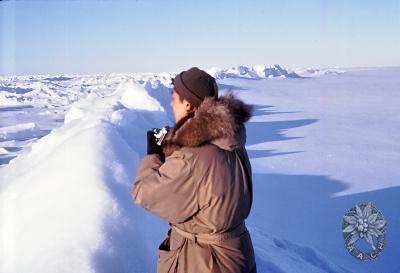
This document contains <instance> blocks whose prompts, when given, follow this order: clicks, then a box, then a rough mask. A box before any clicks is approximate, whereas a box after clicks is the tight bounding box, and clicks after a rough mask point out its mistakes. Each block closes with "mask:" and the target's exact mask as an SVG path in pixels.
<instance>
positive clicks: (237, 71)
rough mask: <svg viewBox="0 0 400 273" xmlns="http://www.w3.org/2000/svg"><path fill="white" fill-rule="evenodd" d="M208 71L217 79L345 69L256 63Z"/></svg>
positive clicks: (291, 75)
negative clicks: (287, 66)
mask: <svg viewBox="0 0 400 273" xmlns="http://www.w3.org/2000/svg"><path fill="white" fill-rule="evenodd" d="M207 72H208V73H209V74H211V75H213V76H214V77H215V78H216V79H217V80H222V79H225V78H236V79H237V78H243V79H265V78H277V77H278V78H302V77H313V76H322V75H329V74H341V73H344V70H340V69H329V68H327V69H316V68H294V69H291V68H286V67H282V66H280V65H278V64H275V65H272V66H266V65H256V66H253V67H249V66H242V65H240V66H236V67H231V68H228V69H220V68H215V67H213V68H210V69H208V70H207Z"/></svg>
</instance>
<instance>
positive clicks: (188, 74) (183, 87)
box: [172, 67, 218, 107]
mask: <svg viewBox="0 0 400 273" xmlns="http://www.w3.org/2000/svg"><path fill="white" fill-rule="evenodd" d="M172 84H173V85H174V89H175V90H176V92H177V93H178V94H179V95H180V96H181V97H182V98H184V99H186V100H187V101H188V102H189V103H190V104H191V105H193V106H194V107H199V106H200V104H201V103H202V101H203V100H204V98H205V97H214V98H217V97H218V86H217V83H216V81H215V79H214V78H213V77H212V76H211V75H209V74H207V73H206V72H205V71H203V70H201V69H198V68H197V67H192V68H190V69H189V70H187V71H182V72H181V73H179V74H178V75H177V76H176V77H175V78H174V79H173V80H172Z"/></svg>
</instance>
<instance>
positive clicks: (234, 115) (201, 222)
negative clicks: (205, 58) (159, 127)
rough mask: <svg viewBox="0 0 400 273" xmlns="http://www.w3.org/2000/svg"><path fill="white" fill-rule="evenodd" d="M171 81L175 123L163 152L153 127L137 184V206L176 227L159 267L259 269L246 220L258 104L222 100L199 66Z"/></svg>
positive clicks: (188, 272)
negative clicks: (251, 124) (251, 131)
mask: <svg viewBox="0 0 400 273" xmlns="http://www.w3.org/2000/svg"><path fill="white" fill-rule="evenodd" d="M173 84H174V89H173V91H172V100H171V107H172V109H173V112H174V115H175V120H176V124H175V126H174V127H173V128H172V129H171V130H170V131H169V132H168V134H167V136H166V137H165V140H164V142H163V145H162V146H163V149H162V150H161V149H160V148H158V147H157V146H156V145H155V139H154V136H153V134H151V133H148V155H147V156H146V157H145V158H144V159H143V160H142V161H141V163H140V166H139V169H138V171H137V175H136V179H135V184H134V186H133V189H132V198H133V200H134V202H135V203H136V204H138V205H139V206H141V207H143V208H145V209H147V210H149V211H150V212H152V213H154V214H155V215H157V216H159V217H161V218H163V219H165V220H166V221H168V222H169V225H170V229H169V231H168V237H167V238H166V239H165V240H164V242H162V243H161V244H160V246H159V255H158V264H157V272H159V273H160V272H182V273H195V272H197V273H206V272H221V273H224V272H235V273H236V272H243V273H249V272H251V273H254V272H256V265H255V259H254V251H253V245H252V242H251V238H250V234H249V232H248V231H247V229H246V226H245V223H244V220H245V219H246V218H247V216H248V215H249V213H250V209H251V205H252V198H253V195H252V180H251V167H250V162H249V159H248V156H247V152H246V149H245V147H244V145H245V140H246V132H245V127H244V123H245V122H247V121H248V120H249V119H250V117H251V110H252V108H251V107H250V106H249V105H246V104H244V103H243V102H242V101H240V100H238V99H236V98H235V97H234V96H233V95H232V94H227V95H224V96H221V97H219V98H218V88H217V84H216V82H215V79H214V78H213V77H211V76H210V75H209V74H207V73H206V72H204V71H202V70H200V69H198V68H197V67H194V68H191V69H189V70H187V71H183V72H181V73H180V74H179V75H177V76H176V77H175V79H174V80H173ZM164 155H165V156H166V160H165V162H163V158H164Z"/></svg>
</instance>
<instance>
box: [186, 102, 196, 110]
mask: <svg viewBox="0 0 400 273" xmlns="http://www.w3.org/2000/svg"><path fill="white" fill-rule="evenodd" d="M185 109H186V112H187V113H191V112H194V110H195V107H194V106H193V105H191V104H190V103H189V102H187V101H186V107H185Z"/></svg>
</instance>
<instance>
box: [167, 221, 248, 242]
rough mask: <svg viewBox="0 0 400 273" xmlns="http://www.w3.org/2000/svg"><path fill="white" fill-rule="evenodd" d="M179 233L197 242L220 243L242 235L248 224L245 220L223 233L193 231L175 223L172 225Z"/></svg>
mask: <svg viewBox="0 0 400 273" xmlns="http://www.w3.org/2000/svg"><path fill="white" fill-rule="evenodd" d="M171 227H172V229H174V230H175V231H176V232H177V233H178V234H180V235H182V236H183V237H185V238H187V239H189V240H192V241H194V242H195V243H197V242H199V243H206V244H218V243H220V242H222V241H224V240H227V239H231V238H236V237H239V236H240V235H242V234H243V233H244V232H245V231H246V230H247V228H246V225H245V223H244V222H242V223H240V224H239V225H238V226H236V227H234V228H233V229H230V230H228V231H225V232H221V233H214V234H210V233H197V234H195V233H191V232H187V231H184V230H182V229H180V228H178V227H176V226H174V225H172V226H171Z"/></svg>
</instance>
